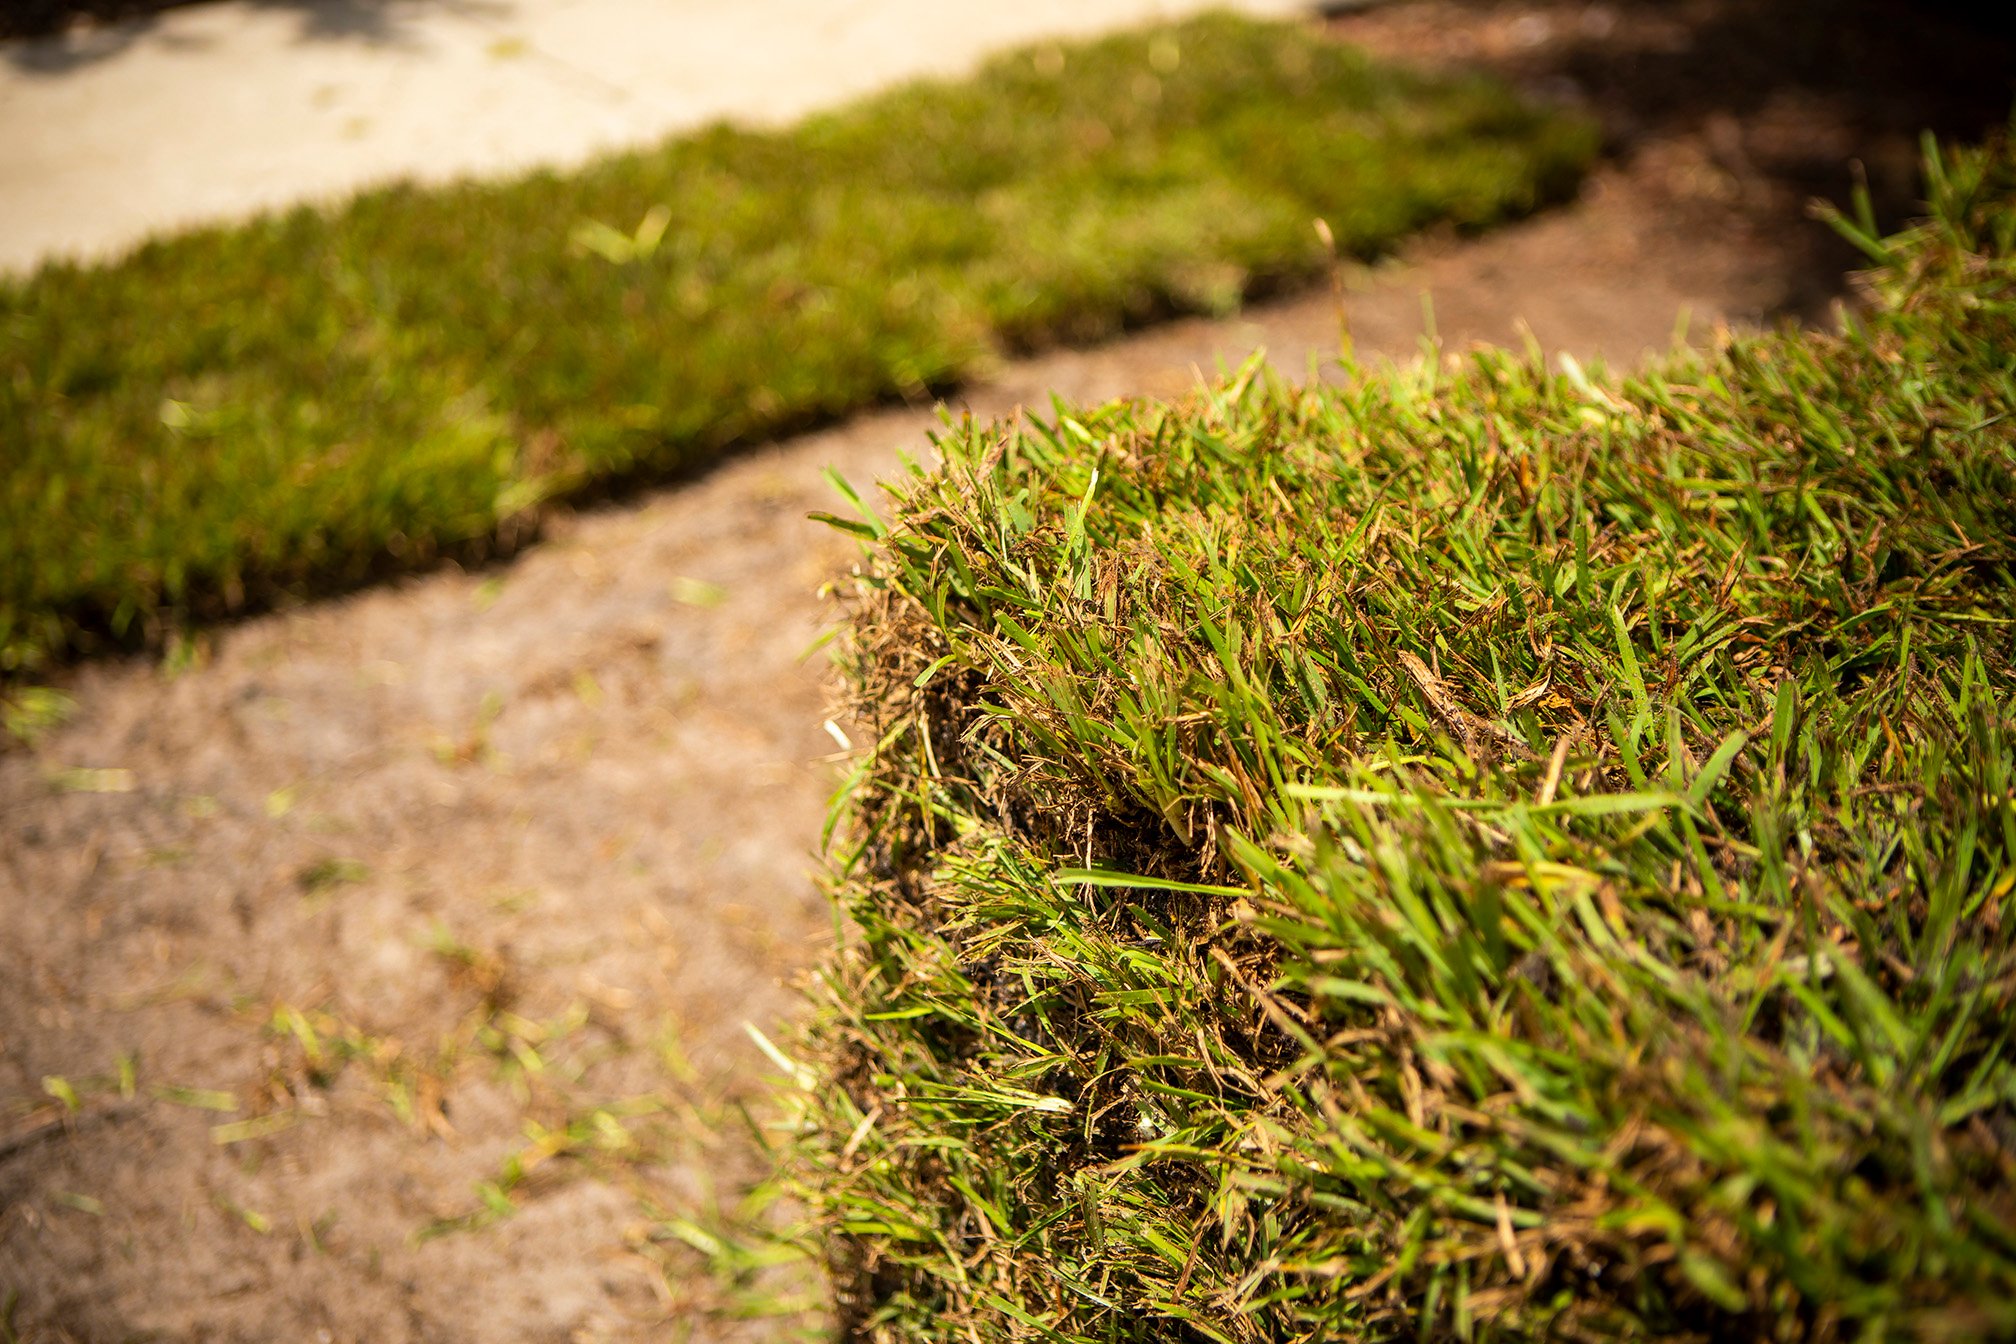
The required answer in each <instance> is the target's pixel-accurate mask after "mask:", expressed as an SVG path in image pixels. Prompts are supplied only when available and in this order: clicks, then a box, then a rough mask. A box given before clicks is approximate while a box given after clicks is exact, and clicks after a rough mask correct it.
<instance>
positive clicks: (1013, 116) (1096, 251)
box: [0, 17, 1595, 674]
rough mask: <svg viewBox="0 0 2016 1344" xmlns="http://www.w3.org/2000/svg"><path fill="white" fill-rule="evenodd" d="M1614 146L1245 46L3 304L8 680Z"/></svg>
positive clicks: (1175, 56)
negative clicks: (1322, 233) (1320, 232)
mask: <svg viewBox="0 0 2016 1344" xmlns="http://www.w3.org/2000/svg"><path fill="white" fill-rule="evenodd" d="M1594 146H1595V137H1594V133H1593V131H1592V129H1591V128H1590V126H1589V125H1588V124H1587V123H1585V122H1583V121H1581V120H1578V119H1576V118H1573V117H1568V116H1565V115H1561V114H1556V113H1551V112H1545V111H1542V110H1539V109H1536V108H1533V107H1530V106H1527V105H1525V104H1523V103H1521V102H1520V101H1518V100H1517V99H1516V98H1514V96H1513V95H1512V94H1511V93H1510V92H1509V91H1508V90H1506V89H1504V88H1503V87H1501V86H1498V85H1495V84H1491V83H1488V82H1484V81H1480V80H1473V79H1447V78H1429V77H1424V76H1417V75H1413V74H1408V73H1405V72H1400V71H1395V70H1391V69H1386V68H1382V67H1379V66H1376V65H1373V64H1372V63H1370V62H1369V61H1367V60H1366V59H1364V58H1363V57H1361V56H1360V55H1358V54H1356V53H1355V52H1353V51H1350V50H1348V49H1345V48H1343V47H1340V46H1338V45H1336V44H1334V43H1331V42H1329V41H1326V40H1325V39H1323V38H1322V37H1321V36H1320V35H1319V34H1317V33H1316V32H1314V31H1313V30H1311V29H1307V28H1304V27H1301V26H1294V25H1270V24H1260V23H1253V22H1247V21H1242V20H1238V19H1234V18H1229V17H1217V18H1208V19H1204V20H1199V21H1197V22H1194V23H1189V24H1185V25H1181V26H1176V27H1167V28H1161V29H1156V30H1153V31H1148V32H1141V33H1133V34H1129V35H1126V36H1121V37H1116V38H1112V39H1109V40H1105V41H1101V42H1097V43H1093V44H1090V45H1084V46H1077V47H1070V48H1060V47H1051V48H1043V49H1038V50H1034V51H1024V52H1019V53H1016V54H1013V55H1009V56H1006V57H1003V58H1001V59H999V60H997V61H995V62H993V63H992V64H990V65H988V66H987V67H985V68H984V69H983V70H982V71H981V72H980V73H979V74H978V75H976V76H975V77H974V78H972V79H970V80H967V81H963V82H959V83H935V84H920V85H916V86H912V87H909V88H905V89H900V90H897V91H895V92H893V93H890V94H887V95H884V96H881V97H877V98H873V99H870V100H867V101H865V102H862V103H859V104H856V105H854V106H852V107H850V108H847V109H844V110H842V111H838V112H835V113H832V114H829V115H824V116H819V117H814V118H812V119H810V120H808V121H806V122H804V123H803V124H801V125H799V126H797V127H795V128H793V129H790V130H787V131H781V132H770V133H758V132H749V131H740V130H734V129H729V128H726V127H717V128H714V129H710V130H707V131H703V132H701V133H698V134H695V135H692V136H689V137H686V138H683V139H679V140H676V141H673V142H671V143H669V144H667V145H666V146H664V147H663V148H660V149H656V150H652V151H649V152H645V153H638V154H630V155H623V156H618V157H614V158H610V159H607V160H604V161H602V162H599V163H596V164H594V165H591V166H589V167H587V168H585V169H582V170H580V171H578V172H573V173H569V174H565V175H559V174H554V173H539V174H534V175H531V176H528V177H525V178H522V179H520V180H517V181H512V182H506V183H501V184H494V183H493V184H474V183H471V184H464V185H460V186H451V187H435V188H422V187H395V188H392V189H388V190H383V191H375V192H371V193H368V194H365V195H363V196H361V197H359V198H357V199H356V200H355V201H354V202H352V203H351V204H349V205H347V206H345V207H343V208H342V209H340V210H336V211H334V212H322V211H318V210H313V209H302V210H297V211H294V212H292V213H288V214H282V215H276V216H273V217H270V218H266V219H263V220H260V221H257V222H255V223H252V224H249V225H245V226H242V227H234V228H223V229H211V230H205V231H201V232H196V233H191V234H187V235H183V236H180V237H175V238H169V239H165V240H162V241H159V242H154V243H150V244H148V245H147V246H145V247H142V248H141V249H139V250H138V251H137V252H135V253H134V254H133V255H132V256H131V257H129V258H127V259H126V260H124V261H122V262H120V263H118V264H116V265H111V266H102V267H77V266H70V265H55V266H50V267H46V268H45V269H43V270H42V271H41V272H39V273H38V274H37V275H35V276H34V277H32V278H30V279H27V280H25V281H11V282H8V281H0V454H4V456H0V537H5V539H6V541H5V545H4V546H0V674H4V673H5V672H6V671H8V670H9V669H15V670H19V669H21V668H23V667H30V666H33V665H34V664H35V663H36V662H38V661H41V660H46V659H47V658H48V657H50V656H52V655H63V654H68V653H75V652H83V651H88V650H89V649H91V648H93V647H99V646H102V645H104V644H105V643H107V642H108V641H109V642H121V641H124V642H133V641H135V640H139V639H143V638H147V637H151V636H155V635H158V634H159V633H160V632H161V630H162V629H163V628H164V627H165V626H168V625H171V624H172V623H173V622H174V621H176V620H178V619H181V618H185V617H189V616H196V617H203V616H208V615H215V614H218V613H222V612H228V611H232V610H237V609H241V608H243V607H245V606H247V605H248V604H257V603H258V602H260V601H261V600H263V599H266V598H270V597H272V596H275V595H278V594H281V593H287V592H299V591H303V590H305V589H309V588H312V587H315V586H319V585H327V584H343V583H348V582H353V581H355V580H357V579H360V578H363V577H365V576H367V575H369V574H370V573H372V572H374V571H376V570H378V569H381V568H384V567H387V566H398V565H410V564H413V563H418V562H424V561H425V560H426V559H428V558H429V557H430V556H433V555H437V554H440V553H442V552H443V551H444V550H448V551H453V550H456V549H457V548H462V549H465V550H466V549H469V548H472V547H473V548H477V549H480V548H482V547H483V546H486V545H489V544H491V543H493V542H494V541H496V540H497V539H498V538H499V536H500V531H501V533H502V535H503V536H504V537H505V538H507V539H508V537H509V536H511V535H513V534H514V533H517V532H522V531H523V530H524V526H523V525H524V524H525V522H526V521H527V520H528V519H529V518H531V517H532V516H533V515H534V511H535V510H536V509H537V507H538V506H539V504H540V503H541V502H542V501H545V500H549V499H552V498H555V497H557V496H566V495H569V494H573V493H577V492H580V491H583V490H587V489H607V488H611V487H614V486H618V485H621V484H624V483H629V482H636V481H640V480H647V479H651V478H654V477H655V478H663V477H664V476H665V475H666V474H667V473H673V472H678V471H681V470H686V469H690V468H692V467H694V466H696V465H699V464H702V463H705V462H707V461H710V460H712V459H713V458H715V457H716V456H718V455H719V454H720V453H721V452H722V451H724V450H725V449H727V448H729V447H730V446H732V445H734V444H737V443H741V442H745V441H748V440H752V439H757V438H762V437H765V436H770V435H775V434H778V433H780V432H783V431H786V430H789V429H792V428H794V427H800V426H804V425H807V424H810V423H813V422H816V421H820V420H824V419H830V418H832V417H834V416H837V415H840V414H842V413H844V412H847V411H850V410H854V409H857V408H860V407H862V406H863V405H866V404H869V403H873V402H875V401H877V400H881V399H885V398H889V397H893V396H897V395H918V394H921V393H922V392H923V391H924V390H925V389H927V388H931V387H936V386H941V385H944V384H947V383H951V382H954V381H956V380H959V379H961V378H964V377H967V376H969V375H971V374H972V373H973V372H975V371H976V370H978V369H981V368H984V367H985V365H986V364H987V362H988V361H989V360H991V359H993V358H996V357H998V354H999V353H1000V352H1001V351H1003V350H1016V349H1021V348H1025V347H1029V346H1033V345H1038V344H1043V343H1048V342H1054V341H1059V340H1087V339H1091V338H1094V337H1098V336H1101V335H1104V334H1107V333H1109V332H1112V331H1114V330H1116V329H1118V328H1120V327H1121V326H1123V325H1125V324H1127V323H1130V322H1137V321H1141V320H1145V319H1148V318H1151V317H1155V316H1158V315H1162V314H1166V313H1171V312H1176V311H1197V310H1202V311H1218V310H1223V309H1225V308H1228V307H1230V306H1232V305H1235V304H1236V303H1238V302H1239V301H1240V299H1241V298H1242V297H1244V296H1248V295H1250V294H1252V293H1254V292H1256V291H1258V290H1260V289H1264V288H1266V287H1268V286H1271V285H1277V284H1280V283H1284V282H1290V281H1294V280H1297V279H1301V278H1304V277H1308V276H1310V275H1312V274H1314V273H1316V272H1317V271H1318V270H1319V269H1320V267H1321V266H1322V265H1323V264H1324V260H1325V254H1324V251H1323V249H1322V247H1321V246H1320V245H1319V243H1318V241H1317V236H1316V232H1315V230H1314V229H1313V228H1312V227H1311V224H1312V221H1313V220H1315V219H1316V218H1318V217H1320V218H1322V219H1324V220H1325V221H1327V223H1328V225H1329V227H1330V229H1331V230H1332V231H1333V233H1334V235H1335V237H1336V239H1337V242H1338V245H1339V246H1340V247H1341V248H1343V249H1344V250H1346V251H1347V252H1353V253H1369V252H1374V251H1377V250H1379V249H1380V248H1382V247H1385V246H1387V245H1388V244H1390V243H1392V242H1393V241H1394V240H1395V239H1397V238H1398V237H1400V236H1401V235H1403V234H1405V233H1407V232H1408V231H1410V230H1413V229H1416V228H1419V227H1420V226H1422V225H1424V224H1428V223H1431V222H1435V221H1447V222H1452V223H1454V224H1456V225H1459V226H1464V227H1470V226H1481V225H1484V224H1487V223H1489V222H1491V221H1493V220H1496V219H1498V218H1501V217H1503V216H1505V215H1507V214H1510V213H1516V212H1520V211H1524V210H1528V209H1531V208H1532V207H1534V206H1535V205H1537V204H1539V203H1541V202H1543V201H1545V200H1547V199H1549V198H1552V197H1558V196H1560V195H1561V194H1563V193H1564V192H1565V191H1566V190H1568V189H1569V188H1570V187H1572V185H1573V183H1574V181H1575V180H1576V178H1577V177H1578V176H1579V174H1580V172H1581V169H1582V167H1583V165H1584V164H1585V163H1586V162H1587V160H1588V159H1589V157H1590V155H1591V153H1592V152H1593V150H1594Z"/></svg>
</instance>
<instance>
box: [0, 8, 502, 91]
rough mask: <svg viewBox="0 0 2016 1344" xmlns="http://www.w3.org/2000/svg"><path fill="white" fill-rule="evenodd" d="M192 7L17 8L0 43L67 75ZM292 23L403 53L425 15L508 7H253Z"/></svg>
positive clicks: (13, 57) (305, 37)
mask: <svg viewBox="0 0 2016 1344" xmlns="http://www.w3.org/2000/svg"><path fill="white" fill-rule="evenodd" d="M188 3H189V0H17V3H14V4H8V5H4V6H0V40H6V39H10V38H29V39H34V40H31V41H24V42H20V43H18V44H17V45H14V46H10V47H8V48H7V49H6V51H5V52H4V53H0V58H4V59H5V60H6V61H7V62H8V63H9V64H11V65H13V66H15V67H16V68H17V69H21V70H28V71H32V72H35V73H37V74H52V75H53V74H62V73H63V72H64V71H67V70H74V69H76V68H77V67H79V66H84V65H90V64H93V63H95V62H97V61H102V60H108V59H110V58H111V57H114V56H117V55H118V54H119V53H120V52H122V51H124V50H126V49H127V48H128V47H130V46H132V45H133V44H134V43H135V42H138V41H140V40H142V39H143V38H146V37H149V36H151V35H153V34H154V33H156V32H157V31H158V30H159V22H158V21H159V17H160V14H161V11H163V10H166V9H175V8H179V7H181V6H183V5H185V4H188ZM247 3H249V4H251V5H252V6H253V7H255V8H258V9H264V10H277V11H280V12H282V13H286V14H290V15H293V16H294V17H295V18H296V19H297V20H298V23H299V27H298V30H297V35H298V39H299V40H300V41H302V42H361V43H366V44H369V45H373V46H402V45H405V44H407V43H408V42H409V41H410V40H411V32H410V24H411V21H412V19H413V17H414V16H415V15H416V14H418V13H419V12H421V11H422V10H425V9H437V10H438V9H446V10H449V11H451V12H454V13H458V14H468V15H471V16H475V17H487V16H494V15H501V14H505V13H508V12H509V11H510V10H511V8H512V6H511V5H510V4H508V3H503V0H247Z"/></svg>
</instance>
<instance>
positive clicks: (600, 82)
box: [0, 0, 1304, 271]
mask: <svg viewBox="0 0 2016 1344" xmlns="http://www.w3.org/2000/svg"><path fill="white" fill-rule="evenodd" d="M1225 3H1226V0H1216V4H1215V5H1214V4H1213V3H1212V2H1211V0H1017V2H1016V3H1013V4H987V3H980V2H979V0H960V2H957V3H946V0H736V2H735V3H729V2H728V0H224V2H223V3H213V4H202V5H194V6H190V7H188V8H184V9H176V10H170V11H167V12H165V13H163V14H161V15H158V16H156V17H154V18H152V19H148V20H141V21H137V22H133V23H125V24H115V25H108V26H105V27H101V28H95V29H88V30H81V31H79V32H76V33H72V34H69V35H66V36H63V37H56V38H47V39H39V40H34V41H27V42H14V43H7V44H4V45H0V270H15V271H19V270H24V269H27V268H30V267H32V266H34V265H35V264H37V263H38V262H40V261H42V260H44V259H46V258H50V257H100V256H106V255H109V254H114V253H117V252H119V251H122V250H124V249H126V248H128V247H130V246H132V245H133V244H134V243H136V242H138V241H139V240H140V239H142V238H144V237H145V236H147V235H148V234H150V233H154V232H157V231H160V230H164V229H173V228H178V227H182V226H186V225H189V224H194V223H200V222H205V221H211V220H219V219H229V218H232V217H237V216H243V215H246V214H250V213H254V212H256V211H259V210H262V209H267V208H272V207H276V206H284V205H288V204H292V203H294V202H296V201H300V200H304V199H323V198H332V197H337V196H341V195H344V194H348V193H350V192H353V191H356V190H357V189H359V188H361V187H365V186H369V185H371V184H373V183H377V182H382V181H386V180H389V179H394V178H400V177H413V178H419V179H424V180H439V179H446V178H453V177H458V176H466V175H471V174H499V173H509V172H514V171H518V170H522V169H526V168H530V167H533V166H536V165H542V164H551V165H566V164H570V163H574V162H578V161H580V160H581V159H583V158H586V157H588V156H590V155H593V154H596V153H598V152H603V151H607V150H610V149H615V148H619V147H625V146H634V145H641V144H647V143H650V142H651V141H653V140H656V139H658V138H659V137H661V136H664V135H667V134H669V133H672V132H676V131H679V130H683V129H686V128H689V127H692V126H695V125H698V124H701V123H704V122H706V121H709V120H712V119H714V118H718V117H729V118H735V119H739V120H746V121H757V122H779V121H787V120H790V119H792V118H794V117H797V116H800V115H802V114H804V113H805V112H807V111H809V110H811V109H813V108H817V107H821V106H826V105H830V104H833V103H837V102H841V101H844V100H846V99H848V98H851V97H854V96H856V95H859V94H861V93H864V92H867V91H869V90H872V89H875V88H878V87H881V86H884V85H887V84H891V83H895V82H898V81H900V80H904V79H908V78H912V77H915V76H919V75H954V74H958V73H961V72H963V71H965V70H967V69H969V68H971V67H972V65H973V64H974V63H976V62H977V61H978V60H979V59H980V58H981V57H982V56H984V55H985V54H987V53H988V52H990V51H993V50H997V49H999V48H1001V47H1004V46H1011V45H1015V44H1018V43H1023V42H1029V41H1035V40H1040V39H1042V38H1044V37H1049V36H1056V37H1070V36H1083V35H1088V34H1092V33H1096V32H1100V31H1104V30H1110V29H1114V28H1119V27H1124V26H1127V25H1130V24H1136V23H1142V22H1146V21H1149V20H1151V19H1154V18H1158V17H1178V16H1181V15H1183V14H1185V13H1190V12H1195V11H1198V10H1202V9H1205V8H1211V7H1223V6H1224V5H1225ZM1230 7H1231V8H1235V9H1240V10H1244V11H1247V12H1252V13H1262V14H1266V13H1275V14H1279V13H1288V12H1292V11H1295V10H1298V9H1301V8H1303V7H1304V5H1303V3H1302V2H1301V0H1232V3H1231V5H1230Z"/></svg>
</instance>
